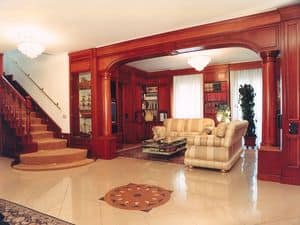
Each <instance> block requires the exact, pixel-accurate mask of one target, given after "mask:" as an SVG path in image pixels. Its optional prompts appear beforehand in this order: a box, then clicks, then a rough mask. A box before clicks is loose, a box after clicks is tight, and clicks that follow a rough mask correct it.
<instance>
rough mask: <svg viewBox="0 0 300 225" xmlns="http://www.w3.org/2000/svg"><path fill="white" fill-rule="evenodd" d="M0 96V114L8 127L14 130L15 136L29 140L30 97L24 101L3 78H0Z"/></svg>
mask: <svg viewBox="0 0 300 225" xmlns="http://www.w3.org/2000/svg"><path fill="white" fill-rule="evenodd" d="M0 95H1V98H0V113H1V114H2V115H3V117H4V119H5V120H6V121H7V122H8V123H9V125H10V127H11V128H13V129H15V132H16V135H17V136H25V137H26V139H27V140H29V139H30V127H31V116H30V114H31V111H32V106H31V100H30V97H29V98H26V99H25V98H24V97H23V96H22V95H20V93H19V92H18V91H17V90H16V89H15V88H14V87H13V86H12V85H11V84H10V83H9V81H8V80H7V79H6V78H5V77H4V76H1V78H0Z"/></svg>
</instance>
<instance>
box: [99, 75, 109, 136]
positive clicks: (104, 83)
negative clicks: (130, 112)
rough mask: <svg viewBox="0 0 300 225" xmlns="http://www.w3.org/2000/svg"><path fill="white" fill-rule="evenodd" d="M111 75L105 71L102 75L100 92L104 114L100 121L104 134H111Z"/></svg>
mask: <svg viewBox="0 0 300 225" xmlns="http://www.w3.org/2000/svg"><path fill="white" fill-rule="evenodd" d="M110 76H111V74H110V73H108V72H105V73H103V74H101V75H100V94H101V100H102V101H101V103H100V104H99V106H100V107H101V108H102V113H101V114H102V115H101V119H100V123H101V124H102V132H101V133H102V135H103V136H111V93H110Z"/></svg>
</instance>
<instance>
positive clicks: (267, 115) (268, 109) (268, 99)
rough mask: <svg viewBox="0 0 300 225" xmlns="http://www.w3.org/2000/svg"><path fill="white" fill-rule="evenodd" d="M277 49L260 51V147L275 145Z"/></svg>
mask: <svg viewBox="0 0 300 225" xmlns="http://www.w3.org/2000/svg"><path fill="white" fill-rule="evenodd" d="M278 53H279V52H278V51H268V52H261V54H260V55H261V57H262V60H263V65H262V70H263V115H262V116H263V117H262V127H263V128H262V130H263V133H262V144H261V146H262V149H263V148H264V147H266V146H270V147H271V146H276V143H277V142H276V129H277V128H276V98H277V88H276V58H277V56H278Z"/></svg>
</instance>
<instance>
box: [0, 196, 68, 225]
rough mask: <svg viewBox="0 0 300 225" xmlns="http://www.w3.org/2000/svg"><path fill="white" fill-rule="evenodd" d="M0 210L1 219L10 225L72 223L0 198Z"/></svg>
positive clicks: (58, 224) (65, 224) (57, 224)
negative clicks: (2, 216)
mask: <svg viewBox="0 0 300 225" xmlns="http://www.w3.org/2000/svg"><path fill="white" fill-rule="evenodd" d="M0 212H1V213H2V214H3V215H4V220H3V221H5V222H8V223H9V224H10V225H23V224H24V225H25V224H28V225H38V224H42V225H73V224H72V223H68V222H66V221H63V220H60V219H58V218H55V217H53V216H49V215H47V214H44V213H41V212H38V211H35V210H33V209H29V208H27V207H25V206H22V205H19V204H16V203H13V202H10V201H7V200H4V199H0Z"/></svg>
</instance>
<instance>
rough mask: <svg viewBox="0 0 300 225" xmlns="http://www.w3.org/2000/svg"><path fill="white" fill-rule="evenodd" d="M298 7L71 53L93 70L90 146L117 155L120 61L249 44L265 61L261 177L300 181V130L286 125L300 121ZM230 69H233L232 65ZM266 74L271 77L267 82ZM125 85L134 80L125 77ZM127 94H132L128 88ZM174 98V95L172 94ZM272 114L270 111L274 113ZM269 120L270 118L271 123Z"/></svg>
mask: <svg viewBox="0 0 300 225" xmlns="http://www.w3.org/2000/svg"><path fill="white" fill-rule="evenodd" d="M299 11H300V5H299V4H297V5H294V6H291V7H285V8H282V9H279V10H273V11H270V12H266V13H261V14H256V15H251V16H247V17H241V18H236V19H231V20H225V21H221V22H216V23H211V24H206V25H201V26H196V27H191V28H186V29H182V30H177V31H172V32H167V33H163V34H159V35H153V36H149V37H145V38H140V39H136V40H131V41H126V42H122V43H118V44H113V45H109V46H104V47H99V48H96V49H92V51H93V52H94V53H93V54H92V57H90V58H89V59H88V61H86V58H85V57H84V56H83V55H85V54H86V55H88V54H89V53H87V52H88V51H90V50H86V51H87V52H85V51H80V52H77V53H71V54H70V70H71V73H72V72H75V71H79V70H86V69H87V68H88V69H90V70H92V101H93V103H92V105H93V110H92V113H93V117H92V118H93V122H92V124H93V132H92V133H93V135H92V143H93V144H92V147H91V151H93V152H96V153H97V155H98V156H99V157H101V158H112V157H113V156H114V151H115V149H114V148H115V144H114V142H115V141H116V140H115V139H114V138H113V136H112V135H111V128H110V124H111V115H110V112H111V109H110V107H111V106H110V102H111V99H110V86H109V82H108V80H109V78H108V77H109V76H111V74H113V71H114V70H116V69H118V68H119V66H121V65H123V64H125V63H127V62H131V61H135V60H138V59H145V58H152V57H155V56H163V55H170V54H174V53H176V50H178V49H183V48H190V47H196V46H198V47H201V48H202V49H212V48H220V47H246V48H249V49H251V50H253V51H255V52H257V53H259V54H260V55H261V57H262V60H263V63H262V65H261V66H262V70H263V74H264V77H265V82H264V90H263V93H264V96H265V97H264V100H265V101H264V110H265V111H264V120H265V122H264V124H263V146H268V148H267V149H266V148H265V149H264V148H263V150H260V152H259V171H258V176H259V178H261V179H267V180H276V181H280V182H286V183H294V184H295V183H299V184H300V177H299V175H297V174H300V173H299V166H300V158H299V155H300V154H299V151H300V141H299V135H298V134H293V135H292V134H289V129H288V127H289V123H290V122H294V123H296V124H298V125H299V126H300V112H299V111H300V110H299V109H300V102H299V99H300V96H299V95H300V82H299V81H300V78H299V77H300V74H299V68H300V66H299V61H300V60H299V57H300V53H299V51H300V50H299V49H300V47H299V46H300V44H299V41H300V34H299V31H300V28H299V26H300V25H299V23H300V22H299V17H300V13H299ZM278 52H279V53H280V56H281V64H282V65H281V71H282V78H283V79H282V85H283V96H282V97H283V98H282V103H283V120H282V124H283V143H284V144H283V146H282V148H281V149H280V148H279V147H276V146H277V145H278V142H276V140H275V141H274V137H275V139H276V132H273V130H274V129H275V122H274V115H275V114H274V112H275V110H276V109H275V108H276V104H275V103H274V99H275V97H274V94H272V93H271V90H275V88H276V85H275V84H274V83H275V82H273V80H274V79H275V78H274V79H273V77H272V76H273V74H274V73H275V71H274V70H275V69H274V59H276V57H275V53H278ZM75 59H76V60H75ZM72 64H73V65H72ZM248 66H250V65H248ZM251 66H254V65H251ZM251 66H250V67H251ZM255 66H259V65H258V64H257V65H255ZM227 69H230V66H229V68H227ZM232 69H233V70H234V69H238V67H236V66H234V65H232ZM190 72H191V71H190ZM164 73H165V74H168V76H167V77H169V78H170V77H172V75H171V72H170V71H168V72H164ZM104 74H106V77H107V78H106V79H104V78H103V77H105V76H104ZM161 75H163V73H162V72H159V73H152V74H151V79H150V78H149V79H148V81H145V82H150V81H151V80H153V79H152V78H154V77H155V76H156V77H157V79H160V78H161ZM218 76H219V75H218ZM121 77H122V75H120V79H122V78H121ZM218 79H221V77H218ZM268 79H271V80H269V81H267V80H268ZM146 80H147V79H146ZM124 85H125V86H126V85H130V84H129V83H126V82H124ZM287 87H288V88H287ZM128 88H129V86H128ZM169 91H170V93H172V92H171V91H172V85H171V82H170V83H169V85H165V84H164V85H162V90H161V93H160V95H161V96H166V95H167V93H168V92H169ZM135 93H138V92H135ZM128 95H130V91H129V92H128ZM170 99H172V95H171V94H170ZM170 101H171V100H170ZM123 105H124V104H123ZM134 105H137V104H134ZM161 105H162V107H163V108H170V107H171V102H170V103H167V102H164V101H163V100H161ZM123 107H124V106H123ZM131 112H134V110H131ZM269 113H271V115H270V116H269ZM124 116H125V117H126V113H125V115H124ZM128 116H132V115H128ZM123 118H124V117H123ZM267 121H269V122H268V123H267ZM273 128H274V129H273ZM275 159H276V160H280V163H278V162H276V163H275V162H274V160H275ZM274 174H275V175H274ZM274 177H276V179H275V178H274Z"/></svg>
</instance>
